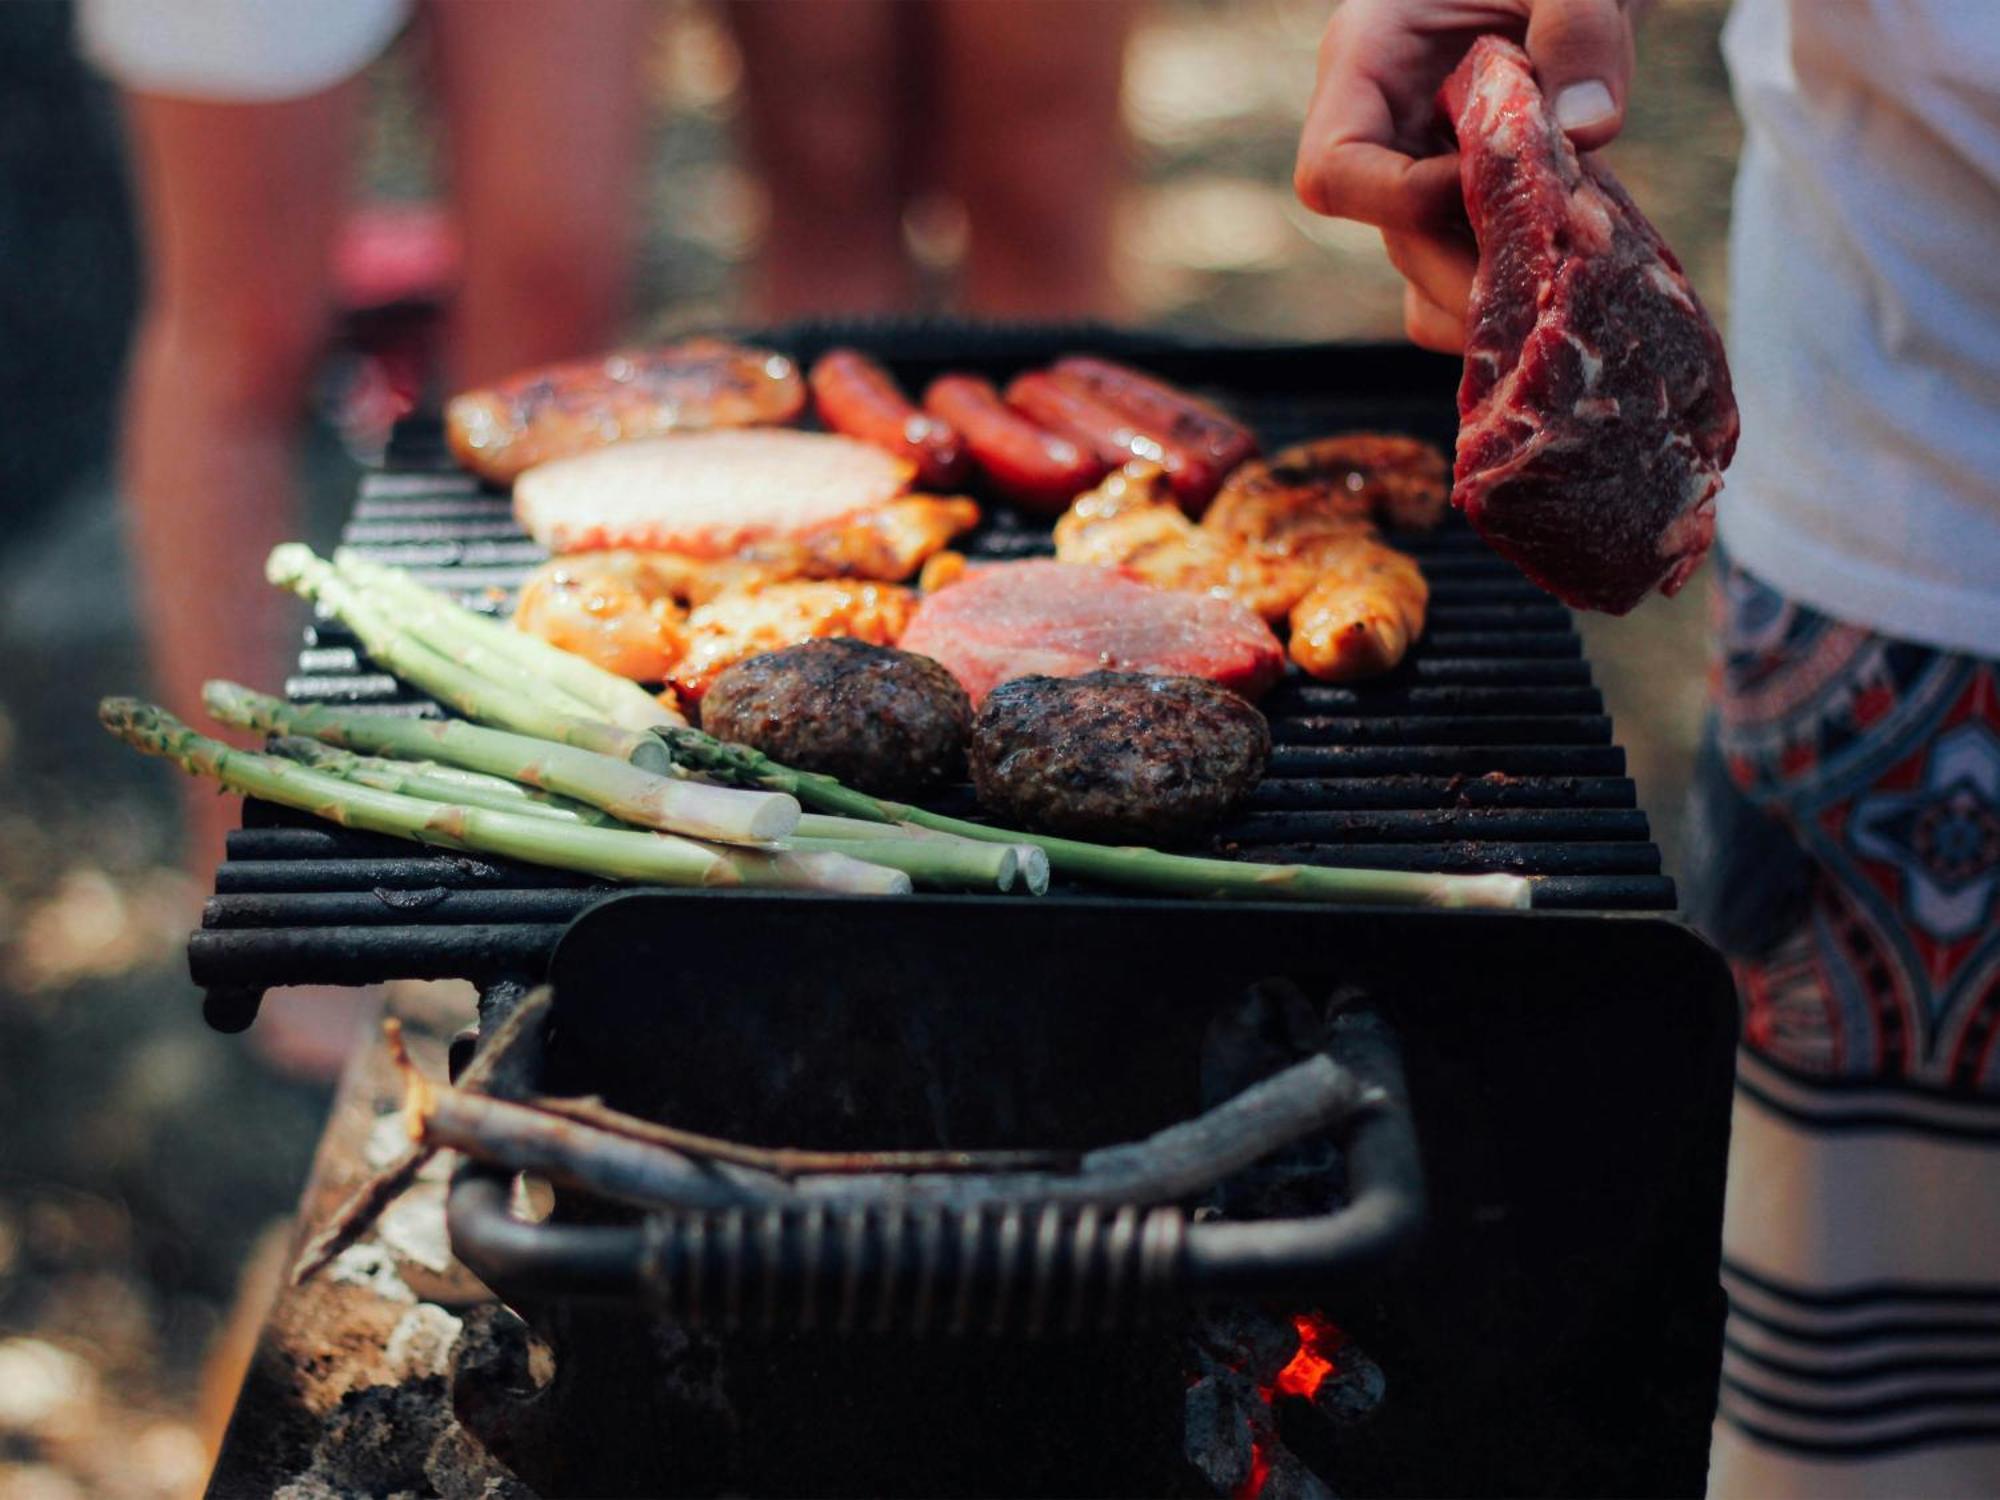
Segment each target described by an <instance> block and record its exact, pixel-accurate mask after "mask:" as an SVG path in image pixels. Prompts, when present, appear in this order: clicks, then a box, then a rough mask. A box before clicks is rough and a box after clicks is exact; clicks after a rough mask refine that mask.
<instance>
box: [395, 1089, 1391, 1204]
mask: <svg viewBox="0 0 2000 1500" xmlns="http://www.w3.org/2000/svg"><path fill="white" fill-rule="evenodd" d="M411 1071H412V1072H413V1070H411ZM1375 1102H1376V1101H1375V1096H1374V1095H1373V1094H1371V1093H1369V1092H1368V1091H1367V1090H1366V1089H1364V1088H1363V1087H1362V1085H1361V1084H1360V1083H1359V1082H1357V1080H1356V1079H1355V1078H1354V1076H1353V1075H1352V1074H1351V1073H1349V1072H1348V1071H1347V1070H1346V1069H1345V1068H1342V1067H1341V1066H1340V1065H1339V1064H1337V1063H1335V1062H1334V1061H1333V1060H1332V1059H1331V1058H1329V1057H1327V1056H1325V1055H1324V1054H1316V1055H1314V1056H1313V1057H1310V1058H1308V1059H1306V1060H1305V1061H1304V1062H1301V1063H1297V1064H1295V1065H1293V1066H1292V1067H1290V1068H1287V1069H1285V1070H1284V1071H1283V1072H1280V1073H1278V1074H1276V1075H1274V1076H1273V1077H1271V1078H1267V1079H1265V1080H1264V1081H1263V1082H1261V1083H1258V1084H1255V1085H1253V1086H1251V1087H1250V1088H1248V1089H1245V1090H1244V1091H1243V1092H1242V1093H1240V1094H1238V1095H1237V1096H1236V1097H1235V1098H1233V1099H1230V1100H1228V1101H1227V1102H1226V1103H1224V1104H1221V1105H1219V1106H1217V1107H1216V1108H1215V1109H1212V1110H1209V1111H1208V1112H1207V1113H1206V1114H1203V1115H1201V1116H1198V1117H1197V1118H1195V1119H1193V1120H1188V1121H1185V1122H1183V1123H1181V1124H1179V1125H1174V1126H1171V1127H1169V1128H1168V1129H1166V1130H1163V1131H1160V1132H1159V1133H1158V1134H1156V1135H1152V1136H1149V1137H1147V1138H1146V1139H1145V1140H1143V1141H1136V1142H1126V1143H1122V1144H1119V1145H1115V1146H1106V1147H1102V1148H1100V1149H1098V1150H1095V1151H1091V1152H1088V1153H1086V1154H1085V1155H1084V1156H1083V1157H1082V1158H1081V1159H1080V1161H1079V1162H1078V1165H1077V1170H1075V1171H1074V1172H1028V1171H1016V1172H991V1173H981V1174H978V1175H972V1176H967V1175H962V1174H960V1173H957V1172H950V1173H944V1172H915V1173H902V1172H870V1173H852V1174H850V1173H842V1174H838V1175H835V1174H812V1175H804V1176H801V1177H799V1178H797V1179H796V1180H795V1181H793V1182H791V1183H787V1182H786V1181H785V1180H784V1179H783V1178H781V1177H779V1176H777V1175H775V1174H773V1173H768V1172H762V1171H757V1170H754V1169H752V1168H749V1167H745V1166H739V1165H735V1164H733V1163H727V1162H722V1161H719V1160H716V1159H715V1158H714V1157H713V1156H712V1155H710V1156H706V1157H704V1156H698V1155H696V1154H695V1153H694V1152H692V1151H683V1150H680V1149H675V1148H671V1147H668V1146H666V1145H663V1144H658V1143H657V1142H656V1140H655V1139H645V1140H642V1139H639V1138H637V1137H636V1136H635V1135H634V1134H632V1133H631V1132H632V1130H633V1127H634V1126H635V1125H639V1124H641V1123H642V1122H634V1121H629V1120H625V1121H618V1122H616V1128H615V1129H614V1128H608V1127H607V1125H606V1124H605V1123H603V1122H602V1117H601V1116H599V1117H598V1118H597V1119H595V1120H592V1121H590V1122H586V1121H584V1120H581V1119H573V1118H568V1117H565V1116H563V1115H559V1114H555V1113H553V1112H551V1111H549V1110H548V1109H547V1108H546V1107H545V1101H530V1102H526V1103H521V1104H514V1103H507V1102H503V1101H500V1100H496V1099H491V1098H486V1097H483V1096H481V1095H477V1094H468V1093H466V1092H465V1091H464V1090H462V1089H451V1088H439V1087H436V1086H433V1085H430V1084H428V1083H424V1082H422V1081H421V1080H416V1079H413V1080H412V1083H411V1104H410V1108H411V1111H412V1114H413V1116H414V1118H415V1119H416V1120H417V1122H418V1124H419V1126H420V1128H421V1130H422V1138H423V1140H424V1141H426V1142H427V1143H430V1144H434V1145H440V1146H450V1147H453V1148H454V1149H456V1150H459V1151H462V1152H463V1153H465V1154H466V1155H467V1156H469V1157H472V1158H473V1159H475V1160H478V1161H483V1162H488V1163H490V1164H492V1165H494V1166H499V1167H503V1168H505V1169H507V1170H509V1171H516V1172H520V1171H529V1172H538V1173H540V1174H542V1175H543V1176H546V1177H548V1178H549V1179H550V1180H552V1181H555V1182H558V1183H561V1184H563V1185H565V1186H569V1187H574V1188H577V1189H580V1190H582V1191H584V1192H590V1193H595V1194H597V1195H599V1196H602V1197H607V1198H613V1199H616V1200H619V1201H621V1202H627V1203H636V1204H640V1205H645V1206H669V1207H675V1208H686V1209H721V1208H732V1207H752V1206H764V1207H773V1206H783V1205H785V1204H788V1203H789V1204H796V1205H799V1206H802V1207H803V1206H808V1205H811V1204H820V1205H823V1206H827V1207H843V1206H844V1207H855V1206H860V1205H865V1204H875V1203H881V1204H895V1205H901V1206H912V1207H920V1206H923V1205H925V1204H935V1205H940V1206H949V1207H951V1208H954V1209H970V1208H976V1207H979V1206H982V1205H992V1204H1015V1205H1018V1204H1023V1203H1044V1204H1056V1205H1081V1204H1087V1203H1095V1204H1136V1203H1162V1202H1168V1201H1171V1200H1174V1199H1179V1198H1185V1197H1188V1196H1190V1195H1192V1194H1194V1193H1198V1192H1201V1191H1203V1190H1205V1189H1206V1188H1208V1187H1211V1186H1213V1185H1214V1184H1215V1183H1216V1182H1218V1181H1220V1180H1221V1179H1222V1178H1224V1177H1226V1176H1228V1175H1229V1174H1230V1173H1231V1172H1234V1171H1236V1170H1238V1169H1239V1168H1241V1167H1243V1166H1246V1165H1248V1164H1249V1163H1251V1162H1254V1161H1256V1160H1258V1159H1260V1158H1262V1157H1264V1156H1268V1155H1269V1154H1270V1153H1271V1152H1273V1151H1276V1150H1278V1149H1280V1148H1282V1147H1284V1146H1286V1145H1289V1144H1290V1143H1291V1142H1293V1141H1295V1140H1297V1139H1299V1137H1301V1136H1303V1135H1306V1134H1309V1133H1311V1132H1312V1131H1314V1130H1318V1129H1322V1128H1325V1127H1327V1126H1329V1125H1331V1124H1334V1123H1336V1122H1337V1121H1339V1120H1341V1119H1344V1118H1346V1117H1347V1116H1349V1115H1352V1114H1353V1113H1355V1112H1356V1111H1357V1110H1363V1109H1367V1108H1370V1107H1372V1106H1373V1104H1374V1103H1375ZM655 1134H657V1133H655ZM682 1139H683V1140H688V1139H698V1138H690V1137H685V1136H684V1137H682ZM708 1144H710V1145H712V1144H714V1143H708ZM724 1144H728V1143H724ZM730 1149H731V1151H732V1152H735V1153H737V1154H739V1155H740V1154H741V1153H742V1152H743V1151H744V1150H745V1149H746V1148H743V1147H741V1146H740V1145H730ZM841 1155H842V1157H843V1158H848V1157H850V1156H851V1155H852V1154H851V1153H841Z"/></svg>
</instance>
